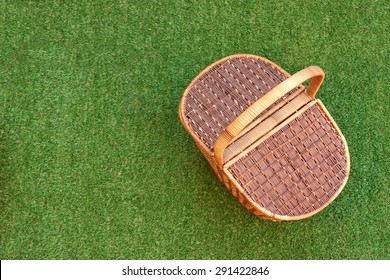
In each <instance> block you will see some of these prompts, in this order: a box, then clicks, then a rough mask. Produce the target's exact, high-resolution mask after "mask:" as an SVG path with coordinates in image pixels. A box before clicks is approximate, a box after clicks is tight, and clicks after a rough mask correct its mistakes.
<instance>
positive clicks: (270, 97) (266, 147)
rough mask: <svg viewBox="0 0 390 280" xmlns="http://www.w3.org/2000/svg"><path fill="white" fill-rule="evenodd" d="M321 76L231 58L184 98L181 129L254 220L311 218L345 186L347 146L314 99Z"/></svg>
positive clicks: (192, 86)
mask: <svg viewBox="0 0 390 280" xmlns="http://www.w3.org/2000/svg"><path fill="white" fill-rule="evenodd" d="M310 78H311V79H312V82H311V83H310V85H309V87H308V88H307V89H305V87H304V86H303V85H302V84H301V83H303V82H304V81H305V80H307V79H310ZM323 78H324V74H323V72H322V70H321V69H320V68H318V67H315V66H311V67H308V68H306V69H304V70H301V71H299V72H298V73H297V74H295V75H293V76H291V75H290V74H288V73H287V72H286V71H284V70H283V69H282V68H280V67H279V66H277V65H275V64H274V63H273V62H271V61H269V60H267V59H264V58H261V57H258V56H254V55H233V56H229V57H227V58H224V59H221V60H219V61H217V62H215V63H214V64H212V65H211V66H209V67H207V68H206V69H205V70H204V71H202V72H201V73H200V74H199V75H198V76H197V77H196V78H195V79H194V80H193V81H192V82H191V84H190V85H189V86H188V87H187V89H186V90H185V92H184V94H183V98H182V100H181V103H180V109H179V115H180V118H181V121H182V123H183V125H184V126H185V128H186V129H187V131H188V132H189V133H190V135H191V136H192V137H193V138H194V140H195V142H196V144H197V146H198V147H199V149H200V150H201V151H202V153H203V154H204V155H205V157H206V159H207V160H208V162H209V163H210V165H211V167H212V168H213V169H214V171H215V173H216V174H217V176H218V178H219V179H220V180H221V181H222V182H223V183H224V185H225V186H226V188H227V189H228V190H229V191H230V192H231V193H232V194H233V195H234V196H235V197H236V198H237V199H238V201H239V202H240V203H241V204H243V205H244V206H245V207H246V208H247V209H248V210H250V211H251V212H252V213H254V214H256V215H258V216H260V217H263V218H265V219H270V220H274V221H279V220H298V219H303V218H307V217H310V216H312V215H314V214H315V213H317V212H319V211H320V210H322V209H323V208H325V207H326V206H327V205H328V204H329V203H330V202H332V201H333V200H334V199H335V198H336V197H337V195H338V194H339V193H340V191H341V190H342V189H343V187H344V185H345V183H346V181H347V178H348V175H349V154H348V148H347V144H346V141H345V139H344V137H343V135H342V134H341V132H340V130H339V128H338V127H337V125H336V123H335V122H334V120H333V119H332V117H331V116H330V115H329V113H328V112H327V110H326V108H325V107H324V106H323V104H322V103H321V102H320V101H319V100H317V99H314V95H315V93H316V91H317V90H318V88H319V87H320V85H321V83H322V80H323Z"/></svg>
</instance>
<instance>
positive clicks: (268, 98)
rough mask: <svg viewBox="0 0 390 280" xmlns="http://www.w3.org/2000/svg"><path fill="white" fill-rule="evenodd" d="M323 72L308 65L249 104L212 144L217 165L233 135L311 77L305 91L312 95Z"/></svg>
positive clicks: (221, 159)
mask: <svg viewBox="0 0 390 280" xmlns="http://www.w3.org/2000/svg"><path fill="white" fill-rule="evenodd" d="M324 77H325V73H324V71H322V69H321V68H320V67H318V66H309V67H307V68H305V69H303V70H301V71H299V72H297V73H295V74H294V75H292V76H291V77H290V78H288V79H286V80H284V81H283V82H281V83H280V84H278V85H277V86H276V87H274V88H273V89H272V90H270V91H269V92H268V93H267V94H266V95H264V96H263V97H261V98H259V99H258V100H257V101H256V102H255V103H253V104H252V105H251V106H249V107H248V108H247V109H246V110H245V111H244V112H242V113H241V114H240V115H239V116H238V117H237V118H236V119H235V120H234V121H233V122H232V123H231V124H229V125H228V126H227V127H226V129H225V130H224V131H223V132H222V133H221V135H220V136H219V137H218V139H217V141H215V144H214V156H215V160H216V162H217V164H218V165H219V166H222V165H223V153H224V151H225V149H226V147H227V146H229V144H230V143H231V141H232V140H233V138H234V137H236V136H237V135H238V134H239V133H240V132H241V131H242V130H243V129H244V128H245V127H246V126H247V125H248V124H250V123H251V122H252V121H253V120H254V119H255V118H256V117H257V116H258V115H259V114H260V113H261V112H263V111H264V110H265V109H267V108H268V107H269V106H271V105H272V104H273V103H274V102H276V101H277V100H278V99H279V98H281V97H283V96H284V95H285V94H286V93H288V92H289V91H291V90H293V89H294V88H296V87H297V86H298V85H299V84H301V83H303V82H305V81H306V80H308V79H310V78H312V80H311V82H310V84H309V87H308V88H307V90H306V93H307V94H308V95H309V96H311V97H314V95H315V94H316V92H317V91H318V89H319V87H320V86H321V84H322V81H323V80H324Z"/></svg>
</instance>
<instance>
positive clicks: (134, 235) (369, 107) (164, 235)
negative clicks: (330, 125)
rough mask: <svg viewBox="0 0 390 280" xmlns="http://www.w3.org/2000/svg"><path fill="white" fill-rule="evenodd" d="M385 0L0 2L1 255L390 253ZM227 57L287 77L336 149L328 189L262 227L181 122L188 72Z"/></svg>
mask: <svg viewBox="0 0 390 280" xmlns="http://www.w3.org/2000/svg"><path fill="white" fill-rule="evenodd" d="M388 14H389V3H388V1H384V0H379V1H371V0H367V1H366V0H359V1H331V0H329V1H303V0H302V1H301V0H299V1H298V0H296V1H84V0H77V1H6V2H5V1H1V2H0V113H1V115H0V213H1V214H0V215H1V225H0V238H1V239H0V258H1V259H389V256H390V254H389V248H390V244H389V240H390V236H389V232H390V231H389V204H390V203H389V176H388V175H389V170H390V164H389V144H390V143H389V138H390V135H389V94H388V86H389V64H390V61H389V37H388V30H389V27H390V26H389V21H388ZM235 53H250V54H256V55H260V56H264V57H267V58H268V59H270V60H272V61H274V62H275V63H277V64H278V65H280V66H281V67H283V68H284V69H286V70H287V71H288V72H290V73H294V72H296V71H298V70H300V69H302V68H304V67H306V66H309V65H313V64H314V65H319V66H321V67H322V68H323V69H324V71H325V73H326V75H327V76H326V78H325V82H324V84H323V86H322V87H321V89H320V92H319V95H318V97H319V98H320V99H321V100H322V101H323V102H324V104H325V106H326V107H327V108H328V110H329V111H330V113H331V114H332V116H333V117H334V119H335V120H336V121H337V123H338V125H339V127H340V128H341V130H342V131H343V133H344V135H345V137H346V139H347V142H348V144H349V149H350V154H351V164H352V168H351V174H350V178H349V181H348V183H347V185H346V187H345V189H344V191H343V192H342V193H341V194H340V196H339V197H338V198H337V199H336V200H335V201H334V202H333V203H332V204H331V205H330V206H329V207H327V208H326V209H325V210H324V211H322V212H320V213H319V214H317V215H315V216H313V217H312V218H309V219H307V220H302V221H297V222H282V223H274V222H270V221H266V220H262V219H260V218H257V217H255V216H253V215H252V214H250V213H249V212H248V211H247V210H245V209H244V208H243V207H242V206H241V205H240V204H239V203H238V202H237V201H236V200H235V199H234V198H233V197H232V196H231V195H230V194H229V193H228V192H227V191H226V190H225V188H224V187H223V185H222V184H220V183H219V182H218V180H217V179H216V177H215V176H214V174H213V172H212V170H211V168H210V167H209V166H208V164H207V161H206V160H205V159H204V158H203V156H202V154H201V153H200V152H199V151H198V149H197V148H196V146H195V144H194V142H193V140H192V139H191V137H190V136H189V135H188V133H187V132H186V131H185V129H184V128H183V127H182V125H181V123H180V121H179V117H178V114H177V111H178V105H179V101H180V98H181V95H182V92H183V91H184V89H185V87H186V86H187V85H188V84H189V82H190V81H191V80H192V78H193V77H194V76H195V75H197V74H198V73H199V72H200V71H201V70H203V69H204V68H205V67H206V66H208V65H209V64H211V63H212V62H214V61H216V60H218V59H220V58H222V57H225V56H227V55H231V54H235Z"/></svg>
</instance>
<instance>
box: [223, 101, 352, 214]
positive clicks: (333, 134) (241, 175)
mask: <svg viewBox="0 0 390 280" xmlns="http://www.w3.org/2000/svg"><path fill="white" fill-rule="evenodd" d="M346 165H347V161H346V157H345V147H344V144H343V140H342V137H341V136H340V135H339V133H338V131H336V129H335V128H334V126H333V124H332V121H331V120H330V119H329V118H327V116H326V114H325V113H324V112H323V110H322V108H321V107H320V106H319V103H318V102H315V103H314V104H313V106H311V107H310V108H309V109H308V110H306V111H304V112H303V114H302V115H300V116H298V117H297V118H295V119H294V120H293V121H291V122H290V123H288V124H287V125H285V126H284V127H282V128H281V129H280V130H279V131H278V132H276V133H275V134H273V135H271V136H270V137H269V138H268V139H266V140H265V141H264V142H262V143H261V144H260V145H259V146H258V147H256V148H255V149H253V150H252V151H250V152H249V153H248V155H247V156H245V157H243V158H241V159H239V160H238V161H236V162H235V163H234V164H233V165H231V166H230V167H229V168H228V170H229V171H230V172H231V174H232V175H233V177H234V178H235V179H236V180H237V181H238V182H239V184H240V185H241V186H242V187H243V189H244V190H245V193H246V194H247V195H248V196H249V197H250V198H251V199H252V200H253V201H255V202H256V203H258V204H259V205H260V206H261V207H264V208H266V209H268V210H269V211H272V212H274V213H275V214H278V215H283V216H300V215H304V214H307V213H310V212H312V211H315V210H316V209H318V208H320V207H321V206H322V205H324V204H326V203H327V202H329V200H330V199H331V198H332V197H333V196H334V195H335V193H336V192H337V191H338V190H339V188H340V186H341V185H342V184H343V181H344V178H345V176H346V170H345V167H346Z"/></svg>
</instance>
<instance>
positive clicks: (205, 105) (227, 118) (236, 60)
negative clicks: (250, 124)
mask: <svg viewBox="0 0 390 280" xmlns="http://www.w3.org/2000/svg"><path fill="white" fill-rule="evenodd" d="M288 76H289V75H288ZM288 76H287V75H286V73H283V72H282V71H281V70H279V69H277V68H274V67H272V66H271V65H270V64H267V63H266V62H265V61H261V60H256V59H254V58H252V57H231V58H228V59H226V60H225V61H223V62H221V63H220V64H218V65H216V66H214V67H211V69H209V71H207V72H206V73H204V74H203V75H202V76H201V77H199V79H198V80H197V81H196V83H194V84H193V85H192V87H191V89H190V90H189V92H188V94H187V98H186V101H185V102H186V103H185V106H184V110H185V111H184V114H185V115H186V118H187V121H188V125H189V126H190V127H191V129H192V131H193V132H194V133H195V134H196V135H197V136H198V137H199V138H200V139H202V142H203V143H204V144H205V145H206V147H207V148H208V149H209V150H210V151H212V150H213V148H214V147H213V145H214V143H215V141H216V140H217V138H218V136H219V134H220V133H221V132H222V131H223V130H224V129H225V128H226V127H227V126H228V125H229V124H230V123H231V122H232V121H233V120H234V119H235V118H237V117H238V116H239V115H240V114H241V113H242V112H243V111H244V110H245V109H247V108H248V107H249V106H250V105H252V104H253V103H254V102H255V101H256V100H257V99H259V97H261V96H263V95H264V94H265V93H267V92H268V91H270V89H271V88H273V87H275V86H276V85H277V84H279V83H280V82H282V81H283V80H285V79H286V78H287V77H288ZM293 93H294V91H292V92H289V93H288V94H286V98H287V97H288V96H289V95H292V94H293ZM275 105H276V104H275ZM271 109H272V107H270V108H269V110H271ZM264 113H265V112H264Z"/></svg>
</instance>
